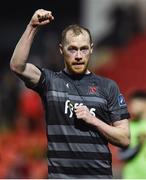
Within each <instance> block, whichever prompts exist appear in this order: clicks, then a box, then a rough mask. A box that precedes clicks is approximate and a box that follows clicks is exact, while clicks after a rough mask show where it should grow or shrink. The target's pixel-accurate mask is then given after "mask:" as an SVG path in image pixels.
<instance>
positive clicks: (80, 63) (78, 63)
mask: <svg viewBox="0 0 146 180" xmlns="http://www.w3.org/2000/svg"><path fill="white" fill-rule="evenodd" d="M84 64H85V63H84V62H75V63H72V65H75V66H76V65H84Z"/></svg>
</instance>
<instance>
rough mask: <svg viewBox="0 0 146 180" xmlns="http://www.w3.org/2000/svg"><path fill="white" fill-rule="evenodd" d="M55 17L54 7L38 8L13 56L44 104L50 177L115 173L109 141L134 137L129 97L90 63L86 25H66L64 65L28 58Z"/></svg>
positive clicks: (62, 46) (121, 142) (13, 64)
mask: <svg viewBox="0 0 146 180" xmlns="http://www.w3.org/2000/svg"><path fill="white" fill-rule="evenodd" d="M53 20H54V16H53V15H52V12H51V11H47V10H44V9H38V10H37V11H35V13H34V14H33V16H32V18H31V20H30V22H29V23H28V25H27V27H26V30H25V32H24V33H23V35H22V37H21V38H20V40H19V42H18V43H17V45H16V47H15V50H14V53H13V55H12V57H11V61H10V68H11V70H12V71H13V72H14V73H16V75H18V77H19V78H21V79H22V80H23V81H24V82H25V84H26V86H27V87H28V88H31V89H33V90H34V91H37V92H38V93H39V95H40V97H41V99H42V101H43V104H44V109H45V115H46V129H47V131H46V133H47V137H48V178H63V179H66V178H67V179H68V178H74V179H75V178H83V179H86V178H90V179H94V178H96V179H98V178H104V179H107V178H112V162H111V152H110V150H109V147H108V143H112V144H114V145H116V146H120V147H127V146H128V145H129V142H130V132H129V121H128V119H129V117H130V115H129V112H128V110H127V105H126V102H125V100H124V97H123V95H122V94H121V92H120V90H119V87H118V85H117V83H116V82H115V81H114V80H111V79H108V78H104V77H100V76H97V75H95V74H94V73H92V72H91V71H90V70H89V69H88V63H89V59H90V55H91V53H92V51H93V43H92V38H91V34H90V32H89V30H88V29H87V28H85V27H82V26H80V25H77V24H73V25H69V26H67V27H66V28H65V29H64V30H63V31H62V36H61V42H60V44H59V50H60V53H61V54H62V56H63V58H64V64H65V68H64V69H63V70H61V71H60V72H54V71H51V70H48V69H45V68H41V67H38V66H35V65H34V64H32V63H28V62H27V60H28V55H29V51H30V48H31V46H32V42H33V40H34V37H35V35H36V33H37V31H38V29H39V28H40V27H41V26H43V25H46V24H49V23H51V22H52V21H53ZM30 108H31V107H30Z"/></svg>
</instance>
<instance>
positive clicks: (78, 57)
mask: <svg viewBox="0 0 146 180" xmlns="http://www.w3.org/2000/svg"><path fill="white" fill-rule="evenodd" d="M75 59H76V60H81V59H82V53H81V51H80V50H78V51H77V53H76V56H75Z"/></svg>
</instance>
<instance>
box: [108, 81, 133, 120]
mask: <svg viewBox="0 0 146 180" xmlns="http://www.w3.org/2000/svg"><path fill="white" fill-rule="evenodd" d="M108 109H109V114H110V119H111V120H112V122H115V121H118V120H122V119H129V118H130V114H129V112H128V109H127V104H126V101H125V98H124V96H123V95H122V93H121V92H120V90H119V87H118V85H117V83H116V82H114V81H111V82H110V84H109V88H108Z"/></svg>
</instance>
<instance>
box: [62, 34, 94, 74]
mask: <svg viewBox="0 0 146 180" xmlns="http://www.w3.org/2000/svg"><path fill="white" fill-rule="evenodd" d="M92 49H93V44H90V38H89V35H88V33H87V32H86V31H83V32H82V33H81V34H79V35H75V34H74V33H73V32H72V31H68V32H67V34H66V42H65V44H64V45H62V44H60V52H61V54H62V55H63V57H64V62H65V67H66V68H67V70H68V71H69V72H70V73H71V74H83V73H86V71H87V67H88V62H89V58H90V55H91V53H92Z"/></svg>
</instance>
